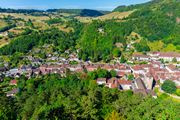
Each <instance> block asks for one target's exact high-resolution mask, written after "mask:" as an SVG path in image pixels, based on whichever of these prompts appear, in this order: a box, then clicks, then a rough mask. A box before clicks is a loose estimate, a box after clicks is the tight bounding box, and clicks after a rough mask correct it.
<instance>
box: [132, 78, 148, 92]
mask: <svg viewBox="0 0 180 120" xmlns="http://www.w3.org/2000/svg"><path fill="white" fill-rule="evenodd" d="M134 89H144V90H145V89H146V86H145V84H144V82H143V80H142V79H141V78H140V77H139V78H137V79H135V80H134Z"/></svg>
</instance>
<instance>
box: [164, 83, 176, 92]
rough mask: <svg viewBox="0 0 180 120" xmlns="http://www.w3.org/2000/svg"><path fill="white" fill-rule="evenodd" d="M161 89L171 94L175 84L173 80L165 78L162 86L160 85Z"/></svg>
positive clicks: (174, 89) (174, 90)
mask: <svg viewBox="0 0 180 120" xmlns="http://www.w3.org/2000/svg"><path fill="white" fill-rule="evenodd" d="M161 88H162V90H164V91H165V92H167V93H170V94H173V93H175V92H176V85H175V83H174V82H173V81H171V80H166V81H165V82H164V83H163V84H162V86H161Z"/></svg>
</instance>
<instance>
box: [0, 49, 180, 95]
mask: <svg viewBox="0 0 180 120" xmlns="http://www.w3.org/2000/svg"><path fill="white" fill-rule="evenodd" d="M28 59H30V60H32V63H35V64H38V65H39V66H38V67H37V66H36V67H35V66H32V65H23V66H21V67H20V68H13V69H9V70H8V69H7V68H6V67H1V68H0V72H1V77H0V81H1V82H3V77H2V76H4V77H11V78H13V79H12V80H11V81H10V83H9V85H10V86H16V85H17V83H18V80H16V79H17V78H19V77H20V76H21V75H25V76H26V77H27V78H31V77H32V76H38V75H46V74H60V75H61V76H66V72H67V70H69V71H71V72H73V73H83V72H85V71H87V72H92V71H95V70H97V69H105V70H107V71H111V70H114V71H115V72H116V76H114V77H111V78H97V79H96V83H97V84H98V85H104V86H106V87H108V88H117V89H119V90H132V91H133V92H134V93H142V94H143V95H145V96H146V95H151V96H152V97H154V98H157V95H156V94H155V92H154V89H155V88H159V89H160V90H161V84H163V83H164V81H166V80H171V81H173V82H174V83H175V84H176V87H177V88H179V87H180V64H178V62H179V61H180V54H179V53H161V52H151V53H147V54H146V55H144V54H133V56H132V59H131V61H129V62H131V63H133V62H135V61H143V62H146V63H145V64H127V63H118V62H117V63H114V64H110V63H92V62H90V61H87V62H83V61H81V60H79V59H78V57H77V55H76V54H71V55H70V57H69V58H68V60H67V59H65V58H57V57H53V56H49V58H47V59H51V60H55V59H56V60H57V61H60V62H55V63H54V64H53V63H52V62H51V63H42V62H41V60H38V59H33V58H28ZM172 61H176V63H172ZM72 62H74V63H76V64H70V63H72ZM18 91H19V89H18V88H16V87H13V89H12V90H10V91H8V92H7V96H15V95H16V93H18Z"/></svg>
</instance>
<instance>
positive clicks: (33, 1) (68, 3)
mask: <svg viewBox="0 0 180 120" xmlns="http://www.w3.org/2000/svg"><path fill="white" fill-rule="evenodd" d="M147 1H150V0H0V7H1V8H14V9H40V10H45V9H54V8H67V9H69V8H71V9H84V8H86V9H97V10H113V9H114V8H116V7H117V6H119V5H131V4H139V3H144V2H147Z"/></svg>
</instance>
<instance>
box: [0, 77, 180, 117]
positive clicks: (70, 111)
mask: <svg viewBox="0 0 180 120" xmlns="http://www.w3.org/2000/svg"><path fill="white" fill-rule="evenodd" d="M18 87H19V88H20V93H19V94H18V96H17V97H16V98H14V99H16V101H14V102H15V104H14V102H13V101H12V100H13V99H9V100H7V98H5V96H4V97H1V102H0V106H1V108H3V110H2V109H1V113H0V118H1V119H33V120H34V119H41V120H42V119H50V120H55V119H61V120H77V119H78V120H79V119H83V120H87V119H92V120H103V119H113V118H114V119H118V118H121V119H123V120H124V119H128V120H133V119H134V120H137V119H169V120H174V119H178V118H179V117H180V116H179V115H180V111H179V103H175V102H172V101H171V100H170V99H168V98H158V99H153V98H151V97H145V98H144V97H142V96H140V95H134V94H133V93H132V92H131V91H126V92H121V91H119V90H117V89H108V88H106V87H102V86H97V85H96V83H95V81H93V80H90V79H89V78H87V76H86V75H83V76H82V75H81V76H79V77H77V76H75V75H68V77H66V78H62V77H60V76H59V75H47V76H40V77H38V78H31V79H29V80H27V79H26V78H21V79H20V80H19V82H18ZM8 101H9V102H8ZM10 107H11V109H10Z"/></svg>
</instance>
